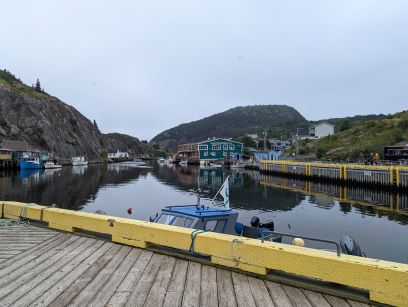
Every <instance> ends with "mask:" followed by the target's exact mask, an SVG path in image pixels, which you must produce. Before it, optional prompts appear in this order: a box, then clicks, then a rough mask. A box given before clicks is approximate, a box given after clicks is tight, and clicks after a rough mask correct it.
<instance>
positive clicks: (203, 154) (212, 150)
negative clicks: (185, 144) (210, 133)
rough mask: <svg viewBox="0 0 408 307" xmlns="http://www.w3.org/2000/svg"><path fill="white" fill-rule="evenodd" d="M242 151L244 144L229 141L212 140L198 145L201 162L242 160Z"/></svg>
mask: <svg viewBox="0 0 408 307" xmlns="http://www.w3.org/2000/svg"><path fill="white" fill-rule="evenodd" d="M242 149H243V145H242V143H239V142H235V141H232V140H228V139H211V140H207V141H204V142H201V143H198V152H199V157H200V160H222V159H224V158H235V159H240V158H241V154H242Z"/></svg>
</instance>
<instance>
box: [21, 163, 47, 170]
mask: <svg viewBox="0 0 408 307" xmlns="http://www.w3.org/2000/svg"><path fill="white" fill-rule="evenodd" d="M43 168H44V165H42V164H41V163H33V162H27V161H20V169H43Z"/></svg>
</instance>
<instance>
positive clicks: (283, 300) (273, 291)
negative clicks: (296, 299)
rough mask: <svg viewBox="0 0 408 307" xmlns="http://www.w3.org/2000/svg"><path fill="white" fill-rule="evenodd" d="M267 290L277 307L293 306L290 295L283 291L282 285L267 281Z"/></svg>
mask: <svg viewBox="0 0 408 307" xmlns="http://www.w3.org/2000/svg"><path fill="white" fill-rule="evenodd" d="M265 285H266V288H267V289H268V291H269V295H270V296H271V299H272V301H273V303H274V304H275V306H278V307H291V306H293V304H292V302H291V301H290V299H289V297H288V295H287V294H286V292H285V291H284V290H283V287H282V286H281V285H280V284H277V283H275V282H272V281H265Z"/></svg>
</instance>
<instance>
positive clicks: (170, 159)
mask: <svg viewBox="0 0 408 307" xmlns="http://www.w3.org/2000/svg"><path fill="white" fill-rule="evenodd" d="M173 162H174V161H173V158H171V157H169V158H168V159H167V160H165V161H164V163H173Z"/></svg>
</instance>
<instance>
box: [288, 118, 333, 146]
mask: <svg viewBox="0 0 408 307" xmlns="http://www.w3.org/2000/svg"><path fill="white" fill-rule="evenodd" d="M334 127H335V126H334V125H332V124H330V123H328V122H326V121H323V122H320V123H318V124H314V125H312V126H310V127H309V128H298V129H296V134H292V143H296V142H298V141H302V140H315V139H320V138H322V137H325V136H329V135H332V134H334Z"/></svg>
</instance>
